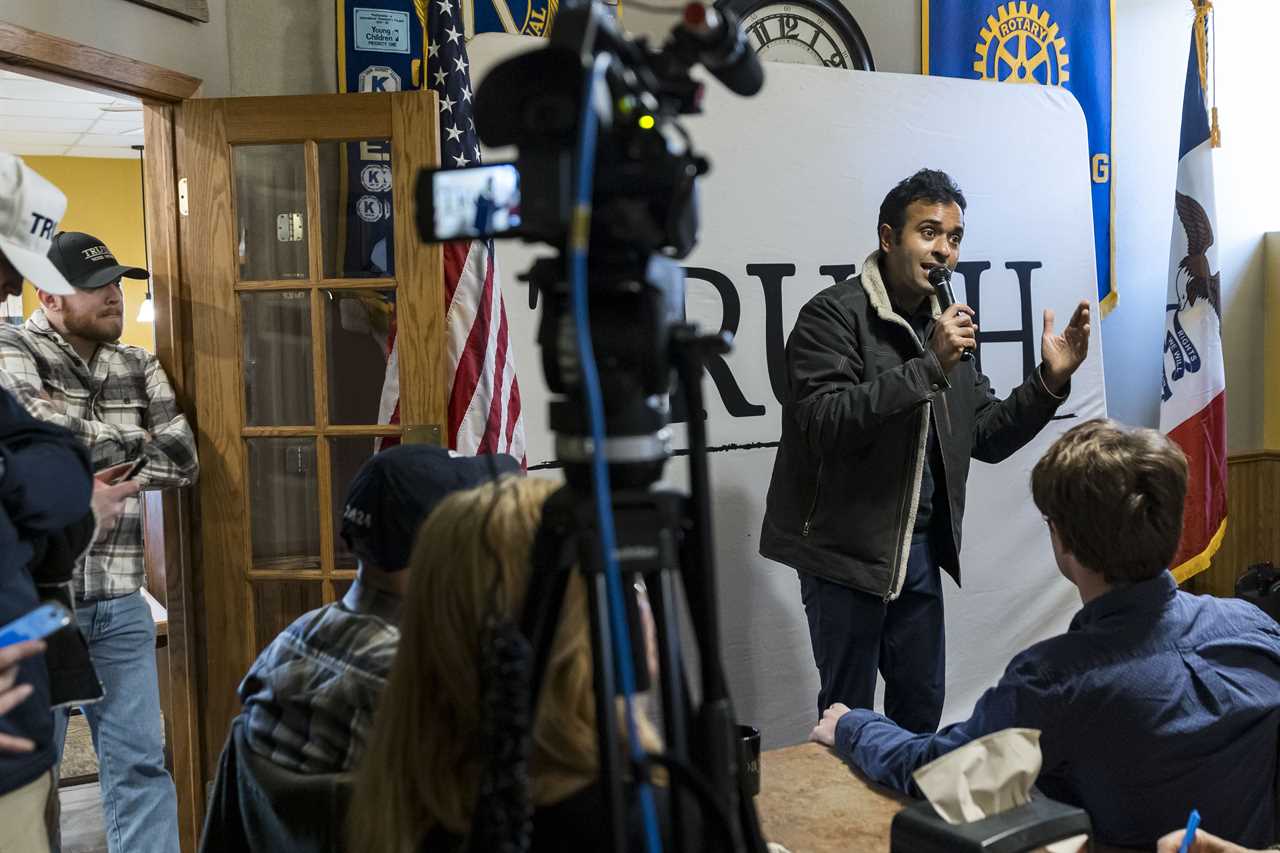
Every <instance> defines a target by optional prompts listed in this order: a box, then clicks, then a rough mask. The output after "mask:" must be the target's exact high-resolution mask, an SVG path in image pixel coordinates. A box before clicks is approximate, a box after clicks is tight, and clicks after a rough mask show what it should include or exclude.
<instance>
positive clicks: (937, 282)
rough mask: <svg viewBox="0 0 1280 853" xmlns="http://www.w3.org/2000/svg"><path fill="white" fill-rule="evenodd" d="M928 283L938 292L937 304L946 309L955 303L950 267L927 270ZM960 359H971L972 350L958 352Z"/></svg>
mask: <svg viewBox="0 0 1280 853" xmlns="http://www.w3.org/2000/svg"><path fill="white" fill-rule="evenodd" d="M929 283H930V284H932V285H933V289H934V290H935V291H937V294H938V305H939V306H940V307H941V308H942V310H943V311H946V310H947V309H948V308H950V307H951V306H952V305H955V304H956V295H955V293H954V292H952V290H951V268H950V267H934V268H933V269H931V270H929ZM960 359H961V360H962V361H973V350H965V351H964V352H963V353H961V354H960Z"/></svg>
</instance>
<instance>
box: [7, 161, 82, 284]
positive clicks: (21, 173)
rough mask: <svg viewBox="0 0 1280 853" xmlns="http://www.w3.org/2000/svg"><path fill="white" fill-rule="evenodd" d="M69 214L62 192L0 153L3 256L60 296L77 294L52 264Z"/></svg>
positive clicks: (21, 164)
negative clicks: (61, 225)
mask: <svg viewBox="0 0 1280 853" xmlns="http://www.w3.org/2000/svg"><path fill="white" fill-rule="evenodd" d="M66 212H67V197H66V196H65V195H63V194H62V190H60V189H58V188H57V187H55V186H54V185H53V184H51V183H49V182H48V181H46V180H45V179H44V178H42V177H40V175H39V174H38V173H37V172H36V171H35V170H34V169H32V168H31V167H30V166H28V165H27V164H26V163H23V162H22V161H21V160H20V159H18V158H17V157H15V156H13V155H12V154H5V153H2V152H0V252H3V253H4V256H5V257H6V258H8V259H9V263H11V264H13V266H14V268H15V269H16V270H17V271H18V272H20V273H22V276H23V278H25V279H27V280H28V281H30V282H31V283H32V284H34V285H35V286H36V287H38V288H40V289H41V290H43V291H44V292H46V293H56V294H58V295H60V296H69V295H71V294H73V293H75V291H74V290H72V289H71V285H70V284H68V283H67V279H66V278H65V277H64V276H63V275H62V273H60V272H58V268H57V267H55V266H54V265H53V262H52V261H50V260H49V246H50V244H51V242H52V240H53V235H54V234H55V233H56V232H57V230H58V221H59V220H61V219H62V214H64V213H66Z"/></svg>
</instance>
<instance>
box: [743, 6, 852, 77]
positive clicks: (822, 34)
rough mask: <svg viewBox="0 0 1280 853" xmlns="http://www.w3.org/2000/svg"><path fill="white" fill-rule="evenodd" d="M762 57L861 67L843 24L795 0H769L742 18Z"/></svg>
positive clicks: (780, 60)
mask: <svg viewBox="0 0 1280 853" xmlns="http://www.w3.org/2000/svg"><path fill="white" fill-rule="evenodd" d="M742 29H743V30H745V31H746V33H747V41H748V42H749V43H750V44H751V47H753V48H754V49H755V51H756V54H757V55H758V56H759V57H760V58H761V59H766V60H769V61H771V62H792V63H796V64H799V65H825V66H827V67H829V68H859V67H861V65H860V64H859V63H857V62H855V61H854V57H853V54H852V53H851V51H850V48H849V45H848V44H846V42H845V39H844V38H842V37H841V36H840V35H839V27H838V26H837V25H836V23H835V22H834V21H833V20H832V19H831V18H828V17H827V16H826V15H823V14H820V13H819V12H816V11H815V10H813V9H811V8H809V7H807V6H800V5H795V4H791V3H766V4H763V5H760V6H757V7H756V8H755V9H754V10H753V11H751V12H750V13H748V14H746V15H744V16H743V18H742Z"/></svg>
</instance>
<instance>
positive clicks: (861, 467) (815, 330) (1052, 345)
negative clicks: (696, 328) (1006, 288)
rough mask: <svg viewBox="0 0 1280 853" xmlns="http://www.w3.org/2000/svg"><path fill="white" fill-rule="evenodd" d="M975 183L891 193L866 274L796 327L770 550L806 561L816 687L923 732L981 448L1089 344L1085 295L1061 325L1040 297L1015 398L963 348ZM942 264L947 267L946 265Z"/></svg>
mask: <svg viewBox="0 0 1280 853" xmlns="http://www.w3.org/2000/svg"><path fill="white" fill-rule="evenodd" d="M964 210H965V199H964V195H963V194H962V193H961V192H960V188H959V187H957V186H956V184H955V182H954V181H952V180H951V178H950V177H949V176H948V175H947V174H946V173H944V172H940V171H935V170H932V169H921V170H920V171H918V172H916V173H915V174H914V175H912V176H911V177H909V178H907V179H905V180H903V181H901V182H900V183H899V184H898V185H897V186H895V187H894V188H893V189H892V190H890V192H889V194H888V195H887V196H885V199H884V202H883V203H882V204H881V205H880V218H879V224H878V226H877V230H878V232H879V233H878V237H879V241H878V242H879V249H878V250H877V251H875V252H872V253H871V255H869V256H868V257H867V259H866V261H864V262H863V266H862V272H861V274H859V275H857V276H854V277H853V278H850V279H848V280H847V281H844V282H841V283H839V284H836V285H834V286H832V287H828V288H826V289H825V290H823V291H821V292H820V293H818V294H817V295H816V296H814V297H813V298H812V299H810V300H809V301H808V303H806V304H805V306H804V308H802V309H801V311H800V316H799V317H798V318H797V320H796V324H795V327H794V328H793V329H792V330H791V335H790V337H789V338H788V339H787V348H786V359H787V383H788V387H787V394H786V399H785V401H784V403H783V412H782V440H781V442H780V443H779V446H778V455H777V458H776V459H775V460H774V465H773V477H772V480H771V481H770V484H769V496H768V500H767V504H766V509H765V516H764V526H763V530H762V531H761V534H760V554H761V555H762V556H764V557H768V558H769V559H772V560H776V561H778V562H780V563H785V564H786V565H788V566H791V567H792V568H794V569H795V570H796V571H797V572H798V573H799V574H800V591H801V596H802V598H803V600H804V608H805V616H806V617H807V619H808V622H809V637H810V639H811V641H812V643H813V656H814V660H815V662H816V663H817V665H818V673H819V676H820V679H821V689H820V691H819V693H818V714H819V716H821V714H822V710H823V709H824V708H826V707H828V706H829V705H831V704H832V703H834V702H842V703H844V704H846V705H848V706H849V707H851V708H871V707H872V703H873V699H874V694H875V686H876V672H877V671H879V672H880V674H881V675H882V676H883V677H884V680H885V715H886V716H888V717H889V718H890V719H891V720H893V721H894V722H896V723H897V724H898V725H900V726H902V727H903V728H905V729H908V730H910V731H914V732H932V731H934V730H935V729H937V727H938V722H939V720H940V719H941V717H942V704H943V693H944V691H943V684H944V676H945V648H946V645H945V640H944V633H943V612H942V608H943V604H942V582H941V577H940V573H939V569H940V568H941V569H945V570H946V571H947V573H948V574H950V575H951V576H952V577H953V578H954V579H955V581H956V583H957V584H958V583H959V582H960V560H959V554H960V536H961V529H962V521H963V516H964V503H965V481H966V479H967V478H968V474H969V459H970V457H972V458H975V459H980V460H982V461H983V462H990V463H995V462H1000V461H1001V460H1003V459H1005V458H1007V457H1008V456H1010V455H1012V454H1013V453H1014V452H1015V451H1017V450H1018V449H1019V448H1020V447H1022V446H1023V445H1024V444H1026V443H1027V442H1028V441H1030V440H1031V439H1032V438H1033V437H1034V436H1035V435H1036V433H1038V432H1039V431H1040V430H1041V429H1042V428H1044V426H1045V424H1047V423H1048V422H1049V420H1050V419H1051V418H1052V417H1053V414H1054V412H1055V411H1057V409H1058V406H1059V405H1061V404H1062V402H1063V401H1064V400H1066V398H1067V396H1068V394H1069V392H1070V379H1071V375H1072V374H1073V373H1074V372H1075V370H1076V368H1078V367H1079V366H1080V364H1081V362H1083V361H1084V359H1085V356H1086V355H1087V353H1088V350H1089V303H1088V301H1087V300H1082V301H1081V302H1080V304H1079V306H1078V307H1077V308H1076V310H1075V313H1074V314H1073V315H1072V317H1071V322H1070V323H1069V324H1068V325H1067V328H1066V329H1065V330H1064V331H1063V333H1062V334H1060V335H1059V334H1055V333H1054V328H1053V312H1052V311H1051V310H1046V311H1045V312H1044V332H1043V335H1042V336H1041V340H1040V357H1041V362H1040V364H1039V366H1038V367H1037V368H1036V369H1035V370H1034V371H1032V374H1031V376H1029V377H1027V379H1026V380H1025V381H1024V382H1023V383H1022V384H1021V385H1019V386H1018V387H1017V388H1015V389H1014V390H1013V392H1012V393H1011V394H1010V395H1009V396H1008V397H1007V398H1005V399H1004V400H1000V399H998V398H997V397H996V396H995V394H994V393H993V392H992V390H991V383H990V382H989V381H988V379H987V377H986V376H984V375H983V374H981V373H980V372H978V370H977V368H976V367H975V366H974V361H973V360H972V359H971V358H969V359H965V358H964V355H965V353H966V352H969V351H972V350H973V349H974V347H976V346H977V332H978V327H977V325H976V324H975V322H974V314H973V309H971V308H970V307H969V306H967V305H964V304H960V303H956V304H953V305H950V306H947V307H945V310H943V307H944V306H943V305H942V302H946V301H950V299H949V294H948V296H947V298H944V299H943V300H941V301H940V300H939V294H938V292H937V287H939V286H941V285H943V284H944V283H945V282H946V281H947V279H949V276H950V271H951V270H953V269H954V268H955V265H956V263H957V262H958V261H959V257H960V244H961V242H962V240H963V239H964ZM940 271H941V272H940Z"/></svg>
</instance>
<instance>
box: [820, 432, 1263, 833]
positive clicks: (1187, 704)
mask: <svg viewBox="0 0 1280 853" xmlns="http://www.w3.org/2000/svg"><path fill="white" fill-rule="evenodd" d="M1186 490H1187V462H1186V459H1185V457H1184V456H1183V454H1182V452H1181V451H1180V450H1179V449H1178V448H1177V446H1176V445H1174V444H1173V443H1172V442H1170V441H1169V440H1168V439H1166V438H1165V437H1164V436H1162V435H1160V434H1159V433H1157V432H1155V431H1153V430H1149V429H1132V430H1131V429H1125V428H1122V427H1120V426H1119V425H1117V424H1115V423H1113V422H1111V421H1106V420H1093V421H1089V422H1087V423H1083V424H1080V425H1079V426H1077V427H1075V428H1074V429H1072V430H1071V431H1069V432H1067V433H1066V434H1065V435H1063V436H1062V437H1061V438H1060V439H1058V441H1057V442H1055V443H1054V444H1053V446H1052V447H1050V448H1049V451H1048V452H1047V453H1046V454H1045V455H1044V457H1043V458H1042V459H1041V460H1040V461H1039V462H1038V463H1037V464H1036V466H1035V470H1034V471H1033V472H1032V475H1031V491H1032V496H1033V498H1034V499H1035V503H1036V506H1037V507H1038V508H1039V510H1040V512H1041V514H1042V515H1044V517H1045V519H1046V521H1047V522H1048V524H1049V538H1050V540H1051V541H1052V543H1053V553H1054V557H1055V558H1056V560H1057V563H1058V567H1059V569H1060V570H1061V572H1062V574H1063V575H1064V576H1065V577H1066V578H1067V580H1069V581H1071V582H1072V583H1073V584H1075V585H1076V587H1077V588H1078V589H1079V591H1080V599H1081V601H1083V603H1084V607H1082V608H1081V609H1080V611H1079V612H1078V613H1077V614H1076V615H1075V618H1073V619H1072V621H1071V625H1070V627H1069V628H1068V629H1067V632H1066V633H1065V634H1062V635H1060V636H1057V637H1053V638H1051V639H1048V640H1045V641H1044V642H1041V643H1037V644H1036V645H1034V646H1032V647H1031V648H1029V649H1027V650H1026V651H1024V652H1023V653H1021V654H1020V655H1018V656H1017V657H1015V658H1014V659H1013V661H1011V662H1010V664H1009V666H1008V668H1007V669H1006V670H1005V673H1004V676H1003V677H1002V678H1001V679H1000V682H999V684H997V685H996V686H995V687H993V688H991V689H990V690H988V691H987V692H986V693H984V694H983V695H982V697H981V698H980V699H979V700H978V704H977V706H976V707H975V708H974V710H973V716H971V717H970V718H969V719H968V720H965V721H964V722H962V723H956V724H955V725H951V726H946V727H944V728H943V729H942V730H940V731H939V732H938V733H937V734H919V735H917V734H912V733H911V732H907V731H904V730H903V729H901V728H899V727H898V726H897V725H895V724H894V723H892V722H891V721H890V720H888V719H886V718H885V717H883V716H881V715H880V714H876V713H874V712H872V711H867V710H853V711H851V710H849V709H848V708H846V707H845V706H844V705H839V704H837V705H832V706H831V707H830V708H828V709H827V711H826V712H825V713H824V714H823V717H822V721H821V722H820V723H819V724H818V726H817V728H815V729H814V730H813V733H812V735H811V738H812V739H813V740H816V741H818V742H820V743H824V744H826V745H828V746H833V747H835V748H836V749H837V750H838V751H839V752H840V753H841V754H842V755H844V756H846V757H848V758H849V759H850V760H851V761H852V763H853V764H854V765H855V766H856V767H857V768H858V769H859V770H861V771H862V772H863V773H865V774H866V775H867V776H868V777H870V778H871V780H872V781H875V782H878V783H880V784H882V785H888V786H889V787H891V788H896V789H897V790H899V791H903V792H907V793H912V794H915V795H917V796H918V795H919V792H918V791H916V790H913V783H912V780H911V774H912V773H913V772H914V771H915V770H916V769H917V768H919V767H921V766H922V765H924V764H927V763H929V762H930V761H932V760H934V759H935V758H937V757H938V756H940V755H943V754H945V753H947V752H950V751H951V750H953V749H955V748H957V747H959V746H961V745H963V744H965V743H968V742H969V741H971V740H974V739H976V738H979V737H982V736H983V735H986V734H989V733H991V732H995V731H999V730H1001V729H1007V728H1010V727H1014V726H1019V727H1027V728H1033V729H1039V730H1040V731H1041V736H1040V748H1041V751H1042V753H1043V765H1042V767H1041V770H1040V777H1039V779H1038V780H1037V786H1038V787H1039V788H1040V790H1041V791H1042V792H1043V793H1044V794H1046V795H1047V796H1049V797H1052V798H1054V799H1057V800H1061V801H1063V802H1067V803H1071V804H1073V805H1077V806H1080V807H1082V808H1083V809H1085V810H1086V811H1087V812H1088V813H1089V815H1090V817H1091V818H1092V819H1093V828H1094V837H1095V839H1096V840H1098V841H1101V842H1105V843H1109V844H1115V845H1122V846H1127V847H1145V848H1147V849H1151V848H1152V847H1153V846H1154V845H1155V844H1156V841H1157V840H1158V839H1159V838H1160V837H1161V836H1162V835H1164V834H1165V833H1166V832H1168V830H1169V827H1173V826H1178V825H1180V824H1181V823H1183V822H1185V820H1186V816H1187V814H1188V812H1190V810H1191V809H1192V808H1197V809H1199V810H1200V813H1201V815H1203V816H1204V822H1205V824H1206V825H1207V826H1212V827H1214V830H1215V831H1216V832H1217V833H1219V834H1220V835H1223V836H1225V837H1226V838H1228V839H1230V840H1232V841H1235V842H1238V843H1240V844H1244V845H1246V846H1252V847H1262V846H1265V845H1267V844H1270V843H1271V842H1272V841H1274V840H1275V835H1274V831H1275V818H1276V814H1275V811H1276V805H1275V804H1276V791H1275V779H1276V748H1277V734H1278V729H1280V625H1277V624H1276V622H1275V621H1274V620H1272V619H1271V618H1270V617H1269V616H1267V615H1266V614H1265V613H1263V612H1262V611H1261V610H1259V609H1258V608H1257V607H1255V606H1254V605H1253V604H1250V603H1248V602H1244V601H1238V600H1227V599H1219V598H1212V597H1209V596H1193V595H1188V594H1187V593H1185V592H1180V591H1179V590H1178V588H1177V586H1176V584H1175V583H1174V580H1173V576H1172V575H1170V574H1169V572H1168V571H1167V570H1166V568H1165V567H1166V566H1168V565H1169V562H1170V561H1171V560H1172V559H1173V556H1174V553H1175V552H1176V550H1177V547H1178V540H1179V537H1180V535H1181V530H1182V510H1183V500H1184V498H1185V495H1186Z"/></svg>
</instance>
